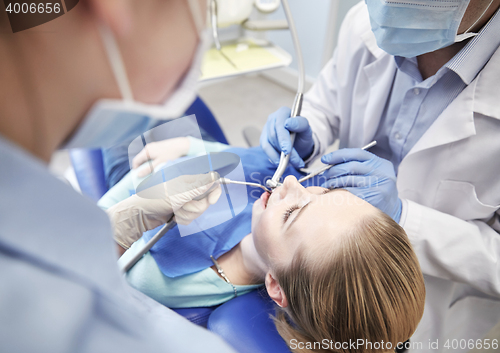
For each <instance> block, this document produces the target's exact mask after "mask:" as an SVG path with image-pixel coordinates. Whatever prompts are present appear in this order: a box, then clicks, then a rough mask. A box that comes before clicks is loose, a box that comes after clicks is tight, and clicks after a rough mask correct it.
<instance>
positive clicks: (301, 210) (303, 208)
mask: <svg viewBox="0 0 500 353" xmlns="http://www.w3.org/2000/svg"><path fill="white" fill-rule="evenodd" d="M310 204H311V202H308V203H307V204H306V205H305V206H304V207H302V208H301V209H300V210H299V212H297V215H296V216H295V218H294V219H292V221H291V222H290V224H289V225H288V227H287V228H288V229H290V227H291V226H292V225H293V224H294V223H295V221H296V220H297V219H298V218H299V217H300V215H301V214H302V212H303V211H304V210H305V209H306V207H307V206H309V205H310Z"/></svg>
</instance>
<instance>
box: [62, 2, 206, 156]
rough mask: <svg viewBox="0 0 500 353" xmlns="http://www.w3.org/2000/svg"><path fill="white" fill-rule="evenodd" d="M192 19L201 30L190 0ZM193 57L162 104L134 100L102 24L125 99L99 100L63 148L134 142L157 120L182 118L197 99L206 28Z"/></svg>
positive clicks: (115, 48)
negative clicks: (180, 79)
mask: <svg viewBox="0 0 500 353" xmlns="http://www.w3.org/2000/svg"><path fill="white" fill-rule="evenodd" d="M189 5H190V8H191V12H192V14H193V18H194V19H195V23H196V26H197V28H198V29H199V30H201V29H202V25H201V22H200V18H201V17H200V16H199V12H200V11H199V7H198V6H197V5H196V8H197V12H198V14H196V13H195V12H194V11H196V9H194V8H193V7H195V6H193V2H192V1H190V2H189ZM199 33H200V35H199V36H200V41H199V44H198V48H197V50H196V53H195V56H194V59H193V61H192V63H191V67H190V68H189V70H188V72H187V73H186V74H185V75H184V76H183V78H182V81H181V82H180V83H179V84H178V85H177V88H176V90H175V91H174V92H173V93H172V94H171V95H170V97H169V98H168V99H167V100H166V102H165V103H164V104H163V105H156V104H145V103H140V102H137V101H135V100H134V98H133V95H132V89H131V86H130V83H129V80H128V76H127V73H126V71H125V66H124V64H123V59H122V56H121V54H120V51H119V48H118V45H117V43H116V40H115V38H114V36H113V33H112V32H111V30H110V29H109V28H107V27H101V37H102V40H103V43H104V47H105V48H106V52H107V55H108V59H109V62H110V65H111V67H112V69H113V74H114V77H115V79H116V82H117V84H118V87H119V89H120V93H121V95H122V98H123V99H121V100H120V99H100V100H98V101H97V102H96V103H95V104H94V105H93V106H92V108H91V109H90V110H89V112H88V113H87V115H86V116H85V118H84V120H83V122H82V123H81V124H80V126H79V128H78V129H77V131H76V132H75V133H74V134H73V135H72V136H71V137H70V138H69V139H68V140H67V142H66V143H64V145H63V146H62V147H61V148H107V147H112V146H115V145H117V144H119V143H122V142H125V141H131V140H132V139H134V138H135V137H137V136H138V135H140V134H141V133H143V132H145V131H148V130H149V129H151V128H153V127H154V126H155V125H157V123H158V120H170V119H176V118H179V117H181V116H182V115H183V114H184V113H185V111H186V110H187V109H188V108H189V107H190V106H191V104H192V103H193V102H194V100H195V99H196V91H197V86H198V79H199V77H200V72H201V70H200V69H201V64H202V60H203V56H204V54H205V51H206V49H207V47H208V43H209V38H210V35H209V32H208V30H207V29H203V30H202V31H201V32H199Z"/></svg>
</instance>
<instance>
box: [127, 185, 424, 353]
mask: <svg viewBox="0 0 500 353" xmlns="http://www.w3.org/2000/svg"><path fill="white" fill-rule="evenodd" d="M141 245H143V242H142V240H140V241H138V242H137V243H135V244H134V245H133V246H132V247H131V249H130V250H129V251H128V252H126V253H125V255H124V256H123V257H122V259H123V260H125V261H126V259H127V257H130V256H132V255H133V253H134V251H135V250H136V249H137V248H138V247H140V246H141ZM215 264H217V265H215ZM217 267H218V268H219V269H221V270H220V271H217ZM127 278H128V280H129V282H130V283H131V285H132V286H135V287H136V288H137V289H139V290H141V291H142V292H144V293H145V294H147V295H149V296H151V297H152V298H153V299H155V300H157V301H159V302H160V303H163V304H164V305H166V306H168V307H171V308H179V307H193V306H209V305H216V304H221V303H223V302H225V301H227V300H229V299H231V298H233V297H234V296H236V295H241V294H244V293H246V292H248V291H250V290H252V289H255V288H256V287H258V286H259V285H262V284H264V285H265V286H266V289H267V292H268V293H269V296H270V297H271V298H272V299H273V300H274V301H275V302H276V304H277V305H278V306H279V310H278V312H277V315H276V318H275V323H276V326H277V328H278V331H279V333H280V334H281V336H282V337H283V338H284V340H285V341H286V342H287V343H288V344H289V345H290V344H291V340H292V339H296V340H297V341H299V342H304V343H307V342H312V343H313V344H314V342H322V340H324V339H328V341H333V342H339V343H343V342H349V340H351V341H355V340H357V339H363V340H367V341H369V342H373V343H375V342H382V341H384V342H385V347H386V348H390V347H391V346H390V345H388V342H390V343H391V344H392V348H393V349H394V347H396V345H397V344H398V343H399V342H404V341H406V340H407V339H408V338H410V336H411V335H412V334H413V332H414V330H415V329H416V327H417V324H418V322H419V321H420V318H421V316H422V313H423V307H424V299H425V288H424V282H423V277H422V274H421V271H420V267H419V264H418V261H417V259H416V256H415V254H414V252H413V250H412V248H411V245H410V243H409V240H408V238H407V236H406V234H405V232H404V230H403V229H402V228H401V227H400V226H399V225H398V224H397V223H395V222H394V221H393V220H392V219H391V218H390V217H389V216H387V215H385V214H384V213H383V212H381V211H380V210H378V209H377V208H375V207H373V206H371V205H370V204H369V203H367V202H365V201H363V200H361V199H359V198H358V197H356V196H354V195H353V194H351V193H350V192H348V191H345V190H342V189H334V190H328V189H324V188H321V187H309V188H304V187H303V186H302V185H301V184H299V183H298V182H297V179H296V178H295V177H294V176H288V177H287V178H286V179H285V182H284V183H283V186H281V187H279V188H277V189H276V190H275V191H274V192H273V194H272V195H269V194H268V193H264V194H262V196H261V198H260V199H259V200H257V201H256V202H255V203H254V205H253V212H252V233H251V234H249V235H247V236H246V237H244V238H243V240H242V241H241V242H240V243H239V244H238V245H237V246H235V247H234V248H233V249H231V250H230V251H229V252H227V253H225V254H224V255H222V256H221V257H219V258H218V260H217V261H216V262H214V266H212V267H211V268H206V269H205V270H203V271H200V272H197V273H194V274H190V275H185V276H180V277H176V278H170V277H167V276H165V275H164V274H163V273H162V272H161V270H160V269H159V267H158V265H157V264H156V262H155V260H154V258H153V257H152V256H151V255H150V254H147V255H146V256H144V257H143V258H142V260H140V261H139V262H138V263H137V264H136V265H135V266H134V267H133V268H132V269H131V270H130V271H129V273H128V274H127ZM393 349H386V350H387V351H393ZM295 351H297V352H299V351H300V350H295ZM305 351H307V350H305ZM340 351H342V350H340ZM343 351H345V352H350V350H349V349H345V350H343ZM357 351H359V352H371V351H374V352H375V351H384V350H369V349H368V350H357Z"/></svg>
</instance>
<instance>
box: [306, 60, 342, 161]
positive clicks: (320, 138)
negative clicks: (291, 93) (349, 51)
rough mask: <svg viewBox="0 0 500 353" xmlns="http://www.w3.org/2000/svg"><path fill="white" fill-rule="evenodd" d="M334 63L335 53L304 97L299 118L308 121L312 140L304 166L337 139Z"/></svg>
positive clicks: (336, 88)
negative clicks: (310, 151) (312, 146)
mask: <svg viewBox="0 0 500 353" xmlns="http://www.w3.org/2000/svg"><path fill="white" fill-rule="evenodd" d="M336 61H337V51H335V54H334V56H333V58H332V59H331V60H330V61H329V62H328V64H326V66H325V68H324V69H323V70H322V72H321V74H320V76H319V78H318V79H317V80H316V82H315V84H314V85H313V87H312V88H311V89H310V90H309V92H307V94H306V95H305V96H304V103H303V107H302V113H301V116H303V117H305V118H307V120H308V121H309V124H310V125H311V129H312V131H313V140H314V150H313V153H312V155H311V156H310V157H309V158H308V159H307V160H306V161H305V162H306V164H307V163H309V162H311V161H313V160H314V159H316V157H318V156H319V155H321V154H323V153H324V152H325V150H326V149H327V148H328V146H330V145H331V144H333V143H334V142H335V140H336V139H337V138H338V132H339V125H340V119H339V112H338V105H337V96H338V85H337V79H336Z"/></svg>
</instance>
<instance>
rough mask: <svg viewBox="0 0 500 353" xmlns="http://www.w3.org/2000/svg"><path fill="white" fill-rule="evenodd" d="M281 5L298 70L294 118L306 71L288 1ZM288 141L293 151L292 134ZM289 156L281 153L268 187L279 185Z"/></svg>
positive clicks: (298, 106)
mask: <svg viewBox="0 0 500 353" xmlns="http://www.w3.org/2000/svg"><path fill="white" fill-rule="evenodd" d="M281 3H282V5H283V10H284V11H285V16H286V19H287V21H288V26H289V27H290V32H291V34H292V40H293V46H294V48H295V54H296V55H297V65H298V68H299V84H298V88H297V95H296V96H295V101H294V102H293V106H292V113H291V114H290V117H292V118H294V117H296V116H299V115H300V112H301V111H302V100H303V98H304V85H305V80H306V71H305V66H304V57H303V56H302V48H301V46H300V41H299V36H298V33H297V27H295V21H294V20H293V16H292V12H291V11H290V6H289V4H288V0H281ZM290 140H291V143H292V149H293V144H294V142H295V134H294V133H292V134H290ZM290 155H291V152H290V153H289V154H288V155H285V154H284V153H283V152H281V157H280V163H279V165H278V168H277V169H276V172H275V173H274V176H273V178H272V179H271V180H268V182H267V186H268V187H270V188H276V187H277V186H278V185H279V181H280V179H281V177H282V176H283V173H284V172H285V169H286V167H287V166H288V163H289V162H290Z"/></svg>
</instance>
